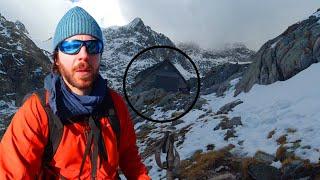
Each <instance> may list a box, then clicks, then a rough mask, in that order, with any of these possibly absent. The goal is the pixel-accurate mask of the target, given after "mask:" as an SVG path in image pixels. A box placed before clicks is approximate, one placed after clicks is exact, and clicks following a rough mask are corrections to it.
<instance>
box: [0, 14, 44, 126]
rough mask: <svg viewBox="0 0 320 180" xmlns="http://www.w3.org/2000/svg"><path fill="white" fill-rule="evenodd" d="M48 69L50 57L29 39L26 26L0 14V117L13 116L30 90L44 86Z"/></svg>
mask: <svg viewBox="0 0 320 180" xmlns="http://www.w3.org/2000/svg"><path fill="white" fill-rule="evenodd" d="M49 71H50V60H49V58H48V57H47V56H46V55H45V54H44V53H43V51H42V50H41V49H39V48H38V47H37V46H36V45H35V43H34V42H33V41H32V40H31V39H30V37H29V36H28V31H27V30H26V28H25V26H24V25H23V24H22V23H21V22H19V21H17V22H10V21H8V20H6V19H5V18H4V17H3V16H1V14H0V84H1V89H0V119H4V118H5V117H7V116H9V115H11V114H12V112H14V111H15V110H16V106H19V103H20V102H21V101H22V98H23V97H24V95H25V94H26V93H27V92H30V91H32V90H34V89H36V88H40V87H42V86H43V79H44V76H45V74H47V73H48V72H49ZM1 126H3V124H2V125H1ZM2 128H3V127H0V129H2Z"/></svg>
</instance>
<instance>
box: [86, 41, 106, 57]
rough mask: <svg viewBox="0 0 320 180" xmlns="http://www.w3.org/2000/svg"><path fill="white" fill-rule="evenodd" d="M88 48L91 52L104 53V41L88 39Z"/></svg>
mask: <svg viewBox="0 0 320 180" xmlns="http://www.w3.org/2000/svg"><path fill="white" fill-rule="evenodd" d="M86 48H87V52H88V53H89V54H98V53H102V42H101V41H98V40H91V41H86Z"/></svg>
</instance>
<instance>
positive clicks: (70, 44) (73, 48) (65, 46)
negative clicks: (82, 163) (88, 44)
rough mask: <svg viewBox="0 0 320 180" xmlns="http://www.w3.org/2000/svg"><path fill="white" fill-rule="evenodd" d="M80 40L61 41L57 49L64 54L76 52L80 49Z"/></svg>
mask: <svg viewBox="0 0 320 180" xmlns="http://www.w3.org/2000/svg"><path fill="white" fill-rule="evenodd" d="M81 46H82V42H81V41H78V40H73V41H63V42H62V43H61V44H60V46H59V49H60V51H62V52H63V53H66V54H77V53H78V52H79V50H80V49H81Z"/></svg>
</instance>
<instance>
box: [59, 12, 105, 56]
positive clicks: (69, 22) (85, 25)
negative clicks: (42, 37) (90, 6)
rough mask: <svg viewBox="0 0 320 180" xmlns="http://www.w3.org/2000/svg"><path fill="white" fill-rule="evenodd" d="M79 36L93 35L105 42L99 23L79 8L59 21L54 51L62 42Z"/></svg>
mask: <svg viewBox="0 0 320 180" xmlns="http://www.w3.org/2000/svg"><path fill="white" fill-rule="evenodd" d="M77 34H87V35H91V36H93V37H95V38H97V39H99V40H101V41H102V42H103V38H102V31H101V28H100V27H99V25H98V23H97V22H96V21H95V20H94V18H93V17H92V16H91V15H90V14H89V13H88V12H87V11H85V10H84V9H82V8H81V7H78V6H76V7H74V8H72V9H70V10H69V11H68V12H67V13H66V14H65V15H64V16H63V17H62V18H61V20H60V21H59V23H58V25H57V28H56V31H55V33H54V37H53V50H55V49H56V47H57V45H58V44H59V43H60V42H62V41H63V40H65V39H67V38H69V37H71V36H74V35H77Z"/></svg>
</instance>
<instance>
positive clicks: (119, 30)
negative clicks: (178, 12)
mask: <svg viewBox="0 0 320 180" xmlns="http://www.w3.org/2000/svg"><path fill="white" fill-rule="evenodd" d="M103 33H104V36H105V42H106V43H105V49H104V54H103V57H102V59H103V60H102V65H101V68H100V72H101V74H102V75H103V77H105V78H106V79H108V80H109V83H110V85H111V86H112V87H113V88H115V89H118V90H120V91H122V81H123V79H122V78H123V74H124V71H125V69H126V67H127V65H128V64H129V62H130V60H131V59H132V58H133V57H134V56H135V55H136V54H138V53H139V52H140V51H142V50H143V49H145V48H147V47H151V46H154V45H167V46H172V47H177V48H179V49H181V50H182V51H183V52H185V53H186V54H187V55H188V56H190V57H191V59H192V60H193V61H194V63H195V64H196V66H197V67H198V70H199V72H200V74H201V75H202V76H204V75H205V74H206V73H207V72H208V71H210V69H211V68H212V67H214V66H216V65H218V64H223V63H226V62H234V63H236V62H243V61H246V59H247V58H248V57H249V56H251V55H252V54H253V53H254V52H253V51H251V50H249V49H247V48H246V47H245V46H244V45H242V44H236V45H234V46H232V47H229V48H227V49H224V50H221V51H213V50H211V51H210V50H205V49H202V48H200V47H196V46H197V45H190V43H180V44H178V45H177V46H176V45H175V44H174V43H173V42H172V41H171V40H170V39H169V38H168V37H166V36H165V35H163V34H161V33H157V32H155V31H153V30H152V29H151V28H150V27H149V26H146V25H145V24H144V22H143V21H142V20H141V19H140V18H135V19H134V20H133V21H132V22H130V23H129V24H128V25H125V26H120V27H110V28H107V29H104V30H103ZM164 55H167V56H166V58H169V59H170V60H171V61H172V62H173V64H174V65H175V66H176V67H177V68H179V70H181V71H182V72H186V74H188V73H189V74H190V73H191V74H194V75H195V71H194V68H193V67H192V66H191V63H190V62H189V61H188V60H187V59H186V58H185V57H183V56H182V55H181V54H179V53H177V52H176V51H172V50H171V51H170V50H166V52H163V51H162V50H152V51H148V53H145V54H144V55H142V56H141V58H138V60H135V61H134V62H136V63H133V64H132V66H131V67H130V69H129V71H128V75H129V79H130V80H131V79H132V78H134V76H135V75H137V74H138V73H139V72H140V71H141V70H144V69H146V68H149V67H151V66H153V65H155V64H157V63H158V62H160V61H161V60H163V57H164ZM186 76H189V75H186Z"/></svg>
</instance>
